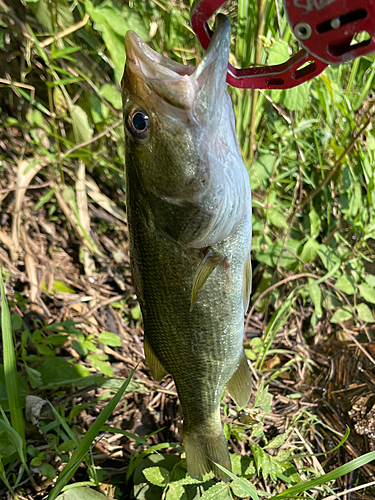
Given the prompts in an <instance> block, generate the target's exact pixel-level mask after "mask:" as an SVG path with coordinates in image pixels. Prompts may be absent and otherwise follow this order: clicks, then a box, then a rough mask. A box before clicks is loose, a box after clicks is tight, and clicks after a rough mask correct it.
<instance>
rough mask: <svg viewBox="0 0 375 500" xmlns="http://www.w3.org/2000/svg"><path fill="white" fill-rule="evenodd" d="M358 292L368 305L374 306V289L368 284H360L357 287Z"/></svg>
mask: <svg viewBox="0 0 375 500" xmlns="http://www.w3.org/2000/svg"><path fill="white" fill-rule="evenodd" d="M358 288H359V291H360V293H361V295H362V297H363V298H364V299H365V300H366V301H367V302H370V304H375V288H374V287H373V286H371V285H369V284H368V283H361V284H360V285H359V286H358Z"/></svg>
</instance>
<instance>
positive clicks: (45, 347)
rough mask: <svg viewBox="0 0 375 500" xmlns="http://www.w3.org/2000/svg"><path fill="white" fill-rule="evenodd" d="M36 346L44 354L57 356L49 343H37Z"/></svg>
mask: <svg viewBox="0 0 375 500" xmlns="http://www.w3.org/2000/svg"><path fill="white" fill-rule="evenodd" d="M36 348H37V349H38V351H39V352H40V354H42V355H43V356H55V353H54V352H53V351H52V349H51V348H50V347H48V345H44V344H37V345H36Z"/></svg>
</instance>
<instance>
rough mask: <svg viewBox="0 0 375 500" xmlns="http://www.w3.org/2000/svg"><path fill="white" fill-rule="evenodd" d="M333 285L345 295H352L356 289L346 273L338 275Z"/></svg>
mask: <svg viewBox="0 0 375 500" xmlns="http://www.w3.org/2000/svg"><path fill="white" fill-rule="evenodd" d="M335 287H336V288H338V289H339V290H341V291H342V292H344V293H346V294H347V295H353V294H354V293H355V291H356V288H355V284H354V281H353V280H352V279H351V278H349V277H348V276H346V275H343V276H340V278H339V279H338V280H337V281H336V283H335Z"/></svg>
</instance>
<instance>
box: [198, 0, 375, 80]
mask: <svg viewBox="0 0 375 500" xmlns="http://www.w3.org/2000/svg"><path fill="white" fill-rule="evenodd" d="M283 1H284V8H285V11H286V14H287V18H288V22H289V24H290V27H291V29H292V31H293V33H294V34H295V36H296V38H297V39H298V40H299V42H300V43H301V45H302V47H303V49H302V50H300V51H299V52H298V53H297V54H295V55H294V56H293V57H291V58H290V59H289V60H288V61H286V62H285V63H283V64H278V65H275V66H263V67H257V68H245V69H238V68H235V67H234V66H232V65H231V64H228V76H227V82H228V83H229V84H230V85H232V86H233V87H239V88H253V89H254V88H256V89H287V88H292V87H296V86H297V85H300V84H301V83H304V82H306V81H308V80H311V79H312V78H314V77H315V76H317V75H319V74H320V73H321V72H322V71H323V70H324V69H325V68H326V67H327V66H328V64H341V63H344V62H347V61H350V60H352V59H355V58H356V57H360V56H363V55H365V54H370V53H372V52H375V0H356V1H355V2H353V0H283ZM223 3H225V2H223V0H196V2H195V3H194V5H193V7H192V12H191V24H192V27H193V30H194V31H195V33H196V35H197V36H198V38H199V40H200V42H201V44H202V47H203V48H204V49H207V47H208V45H209V43H210V39H211V36H212V31H211V30H210V28H209V27H208V24H207V21H208V19H210V17H211V16H212V15H213V14H214V13H215V12H216V11H217V10H218V9H219V8H220V7H221V6H222V5H223ZM361 33H366V34H367V36H366V37H365V40H364V41H362V42H358V43H357V41H356V36H359V34H361Z"/></svg>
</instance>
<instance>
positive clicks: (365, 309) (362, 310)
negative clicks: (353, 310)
mask: <svg viewBox="0 0 375 500" xmlns="http://www.w3.org/2000/svg"><path fill="white" fill-rule="evenodd" d="M357 314H358V317H359V318H360V319H361V320H362V321H365V322H366V323H375V318H374V315H373V314H372V312H371V309H370V308H369V306H368V305H367V304H363V303H362V304H358V305H357Z"/></svg>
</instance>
